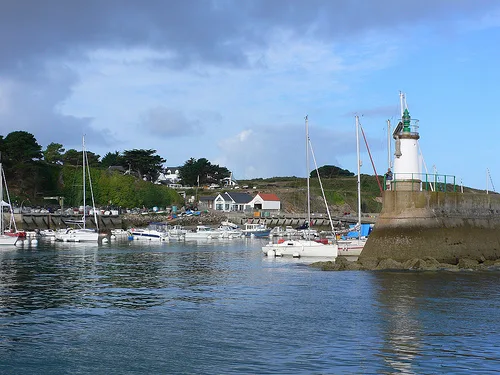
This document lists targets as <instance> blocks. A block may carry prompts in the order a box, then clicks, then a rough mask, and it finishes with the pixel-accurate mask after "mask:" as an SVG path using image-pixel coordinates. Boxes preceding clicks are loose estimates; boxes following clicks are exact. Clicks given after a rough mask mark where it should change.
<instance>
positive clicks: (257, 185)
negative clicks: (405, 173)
mask: <svg viewBox="0 0 500 375" xmlns="http://www.w3.org/2000/svg"><path fill="white" fill-rule="evenodd" d="M321 182H322V183H323V189H324V191H325V197H326V200H327V202H328V206H329V209H330V211H331V213H332V214H344V213H345V212H356V211H357V187H356V184H357V177H334V178H322V179H321ZM240 186H248V188H244V189H239V191H241V192H249V193H250V194H255V193H256V192H261V193H274V194H276V195H277V196H278V197H279V198H280V200H281V207H282V210H283V211H284V212H286V213H303V212H306V211H307V180H306V179H305V178H297V177H274V178H268V179H260V178H259V179H254V180H245V181H240ZM310 186H311V211H312V212H316V213H326V209H325V204H324V199H323V196H322V194H321V187H320V184H319V181H318V179H317V178H311V180H310ZM361 190H362V191H361V206H362V212H370V213H376V212H380V210H381V208H382V205H381V198H380V190H379V188H378V185H377V181H376V179H375V176H367V175H363V176H361ZM221 191H223V190H221ZM218 192H220V191H214V190H208V191H207V190H204V191H203V192H202V193H201V194H202V195H214V194H215V193H218Z"/></svg>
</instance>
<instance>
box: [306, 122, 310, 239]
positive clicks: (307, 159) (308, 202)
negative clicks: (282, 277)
mask: <svg viewBox="0 0 500 375" xmlns="http://www.w3.org/2000/svg"><path fill="white" fill-rule="evenodd" d="M306 174H307V236H308V238H309V231H310V229H311V228H309V227H310V225H311V197H310V190H309V189H310V178H309V174H310V173H309V122H308V119H307V115H306Z"/></svg>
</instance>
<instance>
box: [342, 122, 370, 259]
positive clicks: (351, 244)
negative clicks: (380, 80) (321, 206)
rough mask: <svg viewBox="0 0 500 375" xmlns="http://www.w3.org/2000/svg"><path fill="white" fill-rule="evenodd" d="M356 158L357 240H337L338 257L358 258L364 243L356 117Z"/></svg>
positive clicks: (355, 228) (357, 123)
mask: <svg viewBox="0 0 500 375" xmlns="http://www.w3.org/2000/svg"><path fill="white" fill-rule="evenodd" d="M356 158H357V162H358V171H357V172H358V181H357V185H358V186H357V188H358V189H357V190H358V223H357V224H356V226H355V227H354V228H353V229H352V230H353V231H354V230H357V232H358V238H351V239H346V240H339V241H338V244H339V255H345V256H359V255H361V251H363V247H364V246H365V243H366V238H362V237H361V158H360V153H359V117H358V116H356Z"/></svg>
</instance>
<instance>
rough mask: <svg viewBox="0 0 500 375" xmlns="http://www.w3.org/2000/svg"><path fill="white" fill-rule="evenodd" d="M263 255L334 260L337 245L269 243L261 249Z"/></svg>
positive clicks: (304, 242)
mask: <svg viewBox="0 0 500 375" xmlns="http://www.w3.org/2000/svg"><path fill="white" fill-rule="evenodd" d="M262 252H263V253H264V254H265V255H270V254H272V255H275V256H291V257H295V258H302V257H321V258H336V257H337V255H338V245H337V244H324V243H321V242H316V241H308V240H307V241H304V240H287V241H282V242H279V243H276V244H273V243H269V244H267V245H265V246H263V247H262Z"/></svg>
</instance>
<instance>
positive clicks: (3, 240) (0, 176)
mask: <svg viewBox="0 0 500 375" xmlns="http://www.w3.org/2000/svg"><path fill="white" fill-rule="evenodd" d="M4 184H5V181H4V173H3V168H2V163H1V162H0V245H15V244H16V242H17V241H18V239H19V237H17V236H9V235H6V234H5V225H4V212H3V209H4V207H9V210H11V206H10V203H7V202H5V201H4V200H3V196H4ZM5 186H6V185H5ZM11 214H12V212H11ZM21 242H22V241H21Z"/></svg>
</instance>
